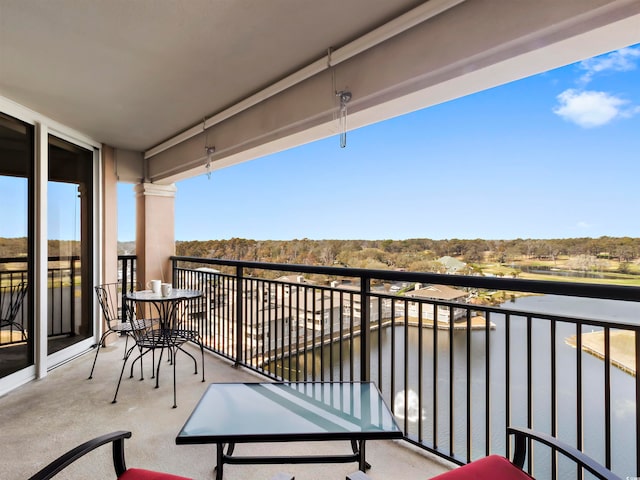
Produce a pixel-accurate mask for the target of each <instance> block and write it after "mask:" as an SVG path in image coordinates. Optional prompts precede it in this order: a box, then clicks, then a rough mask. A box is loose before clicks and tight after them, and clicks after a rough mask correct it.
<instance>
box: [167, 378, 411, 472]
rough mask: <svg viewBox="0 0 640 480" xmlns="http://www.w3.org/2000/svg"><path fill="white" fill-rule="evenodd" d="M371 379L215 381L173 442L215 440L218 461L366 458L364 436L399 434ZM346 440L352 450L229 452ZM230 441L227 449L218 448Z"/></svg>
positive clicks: (362, 464)
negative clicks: (247, 446) (249, 446)
mask: <svg viewBox="0 0 640 480" xmlns="http://www.w3.org/2000/svg"><path fill="white" fill-rule="evenodd" d="M402 436H403V435H402V430H400V428H399V427H398V424H397V423H396V421H395V418H394V417H393V415H392V414H391V411H390V410H389V408H388V406H387V405H386V403H385V401H384V399H383V398H382V395H381V394H380V391H379V390H378V388H377V387H376V385H375V384H373V383H371V382H279V383H214V384H211V385H209V387H208V388H207V390H206V391H205V392H204V394H203V395H202V398H201V399H200V402H199V403H198V404H197V405H196V407H195V409H194V410H193V412H192V413H191V416H190V417H189V419H188V420H187V421H186V423H185V424H184V426H183V427H182V430H181V431H180V433H179V434H178V436H177V437H176V443H177V444H179V445H180V444H204V443H216V444H217V445H218V450H217V453H218V457H217V460H218V464H217V475H216V478H217V479H218V480H220V479H221V478H222V466H223V464H224V463H230V464H260V463H328V462H336V463H343V462H345V463H346V462H358V463H359V466H360V469H361V470H363V471H364V470H365V469H366V468H368V467H369V465H368V464H367V463H366V461H365V441H366V440H381V439H398V438H402ZM329 440H350V441H351V446H352V449H353V453H352V454H349V455H332V456H317V455H314V456H307V457H303V456H298V457H291V456H285V457H234V456H233V449H234V445H235V443H249V442H296V441H329ZM225 444H229V448H228V451H227V452H226V453H225V452H224V451H223V449H224V445H225Z"/></svg>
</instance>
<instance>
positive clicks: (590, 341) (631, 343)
mask: <svg viewBox="0 0 640 480" xmlns="http://www.w3.org/2000/svg"><path fill="white" fill-rule="evenodd" d="M564 341H565V343H566V344H567V345H569V346H571V347H573V348H578V345H577V343H578V342H577V335H571V336H570V337H567V338H565V340H564ZM582 351H583V352H586V353H589V354H591V355H593V356H594V357H597V358H599V359H601V360H604V358H605V348H604V330H602V331H599V332H590V333H583V334H582ZM609 358H610V361H611V365H614V366H616V367H618V368H619V369H620V370H622V371H623V372H625V373H628V374H630V375H632V376H634V377H635V376H636V357H635V333H634V332H630V331H626V330H624V331H610V332H609Z"/></svg>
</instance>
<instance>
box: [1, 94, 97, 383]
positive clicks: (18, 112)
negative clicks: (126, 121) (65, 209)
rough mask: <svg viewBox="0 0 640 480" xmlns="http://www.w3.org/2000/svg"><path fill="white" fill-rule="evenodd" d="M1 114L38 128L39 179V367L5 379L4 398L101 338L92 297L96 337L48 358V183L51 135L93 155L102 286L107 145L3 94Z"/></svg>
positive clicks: (35, 300)
mask: <svg viewBox="0 0 640 480" xmlns="http://www.w3.org/2000/svg"><path fill="white" fill-rule="evenodd" d="M0 112H2V113H4V114H6V115H9V116H11V117H14V118H16V119H18V120H21V121H22V122H25V123H27V124H30V125H32V126H33V127H34V147H35V148H34V156H35V159H34V172H33V175H34V179H33V186H34V188H33V190H34V191H33V192H32V193H31V195H33V205H34V215H33V221H34V225H33V229H32V232H33V237H34V238H33V245H34V249H33V284H32V286H31V291H30V295H31V302H32V303H31V305H32V308H33V323H34V332H33V335H34V346H33V348H34V365H31V366H28V367H27V368H24V369H22V370H20V371H18V372H15V373H13V374H11V375H8V376H7V377H5V378H1V379H0V395H2V394H4V393H7V392H9V391H11V390H13V389H14V388H16V387H18V386H20V385H22V384H24V383H27V382H29V381H31V380H34V379H36V378H43V377H45V376H46V375H47V373H48V371H49V370H51V369H52V368H55V367H56V366H58V365H60V364H62V363H65V362H67V361H69V360H71V359H72V358H74V357H76V356H78V355H81V354H82V353H85V352H87V351H88V350H89V349H90V348H91V347H92V346H93V345H95V343H96V342H97V340H98V338H99V335H100V322H99V318H100V316H99V312H98V305H97V302H96V301H95V299H94V298H93V296H92V298H91V312H92V316H93V318H92V321H93V336H91V337H89V338H87V339H84V340H82V341H80V342H78V343H76V344H74V345H71V346H70V347H68V348H65V349H64V350H61V351H59V352H56V353H54V354H51V355H48V352H47V295H48V253H49V252H48V234H47V233H48V232H47V183H48V177H49V174H48V166H49V164H48V146H49V144H48V137H49V134H51V135H53V136H55V137H58V138H61V139H62V140H65V141H67V142H70V143H72V144H74V145H76V146H78V147H81V148H85V149H87V150H89V151H90V152H93V183H92V186H93V191H94V197H93V205H92V206H91V208H92V211H93V226H92V231H93V249H92V255H91V258H92V262H93V265H92V271H93V275H92V277H93V278H91V279H90V281H91V282H92V285H96V284H98V283H99V279H100V278H101V277H102V265H103V256H104V255H103V251H104V249H103V242H102V235H103V227H102V225H103V224H104V221H103V215H102V211H103V208H102V206H103V199H104V195H103V191H102V188H103V186H102V168H103V160H102V144H101V143H100V142H97V141H95V140H93V139H91V138H89V137H87V136H86V135H84V134H82V133H80V132H77V131H75V130H73V129H70V128H67V127H65V126H64V125H61V124H59V123H57V122H55V121H53V120H51V119H49V118H48V117H46V116H44V115H41V114H39V113H37V112H34V111H32V110H30V109H28V108H26V107H23V106H21V105H19V104H16V103H15V102H13V101H11V100H8V99H5V98H4V97H1V96H0Z"/></svg>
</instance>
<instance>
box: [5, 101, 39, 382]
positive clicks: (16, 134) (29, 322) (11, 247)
mask: <svg viewBox="0 0 640 480" xmlns="http://www.w3.org/2000/svg"><path fill="white" fill-rule="evenodd" d="M33 159H34V141H33V127H32V126H31V125H28V124H26V123H23V122H21V121H19V120H16V119H15V118H12V117H9V116H6V115H3V114H1V113H0V378H4V377H6V376H7V375H10V374H12V373H15V372H17V371H19V370H23V369H24V368H26V367H29V366H31V365H33V364H34V350H33V345H34V342H33V339H34V329H33V308H32V306H31V301H30V299H31V298H32V296H31V295H30V290H31V285H32V278H33V233H32V232H33V228H32V225H33V194H32V193H33V167H34V161H33Z"/></svg>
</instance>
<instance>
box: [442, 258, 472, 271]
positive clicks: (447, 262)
mask: <svg viewBox="0 0 640 480" xmlns="http://www.w3.org/2000/svg"><path fill="white" fill-rule="evenodd" d="M438 262H440V263H441V264H442V265H444V268H445V270H446V273H450V274H453V273H458V272H459V271H462V270H464V269H465V268H466V267H467V264H466V263H464V262H461V261H460V260H458V259H457V258H453V257H450V256H448V255H446V256H444V257H441V258H439V259H438Z"/></svg>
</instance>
